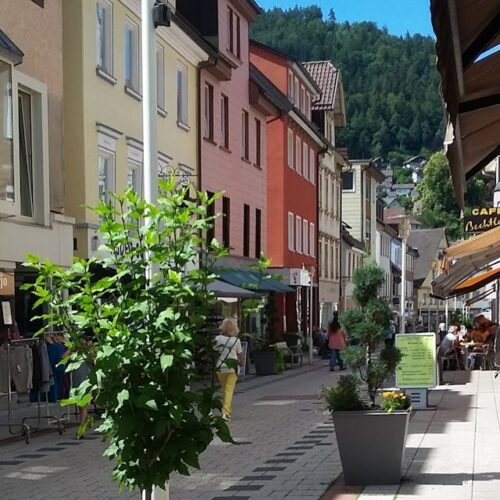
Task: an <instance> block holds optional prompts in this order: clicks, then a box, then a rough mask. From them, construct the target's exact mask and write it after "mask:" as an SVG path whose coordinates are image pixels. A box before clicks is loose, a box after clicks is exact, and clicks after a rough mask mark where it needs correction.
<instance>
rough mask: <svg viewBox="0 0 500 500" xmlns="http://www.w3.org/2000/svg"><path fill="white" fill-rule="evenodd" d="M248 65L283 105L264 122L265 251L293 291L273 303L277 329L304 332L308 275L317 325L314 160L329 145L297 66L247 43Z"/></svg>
mask: <svg viewBox="0 0 500 500" xmlns="http://www.w3.org/2000/svg"><path fill="white" fill-rule="evenodd" d="M250 61H251V62H252V64H253V65H254V66H255V67H256V68H257V70H259V71H260V74H261V77H262V78H267V79H268V84H267V89H268V92H269V93H272V94H274V95H275V96H276V97H280V98H281V102H282V103H283V105H282V106H281V109H280V113H279V114H278V115H277V116H274V117H268V119H267V144H268V148H267V166H268V168H267V242H268V246H267V248H268V257H269V258H270V259H271V267H272V268H273V270H274V271H275V272H279V273H280V274H282V275H283V277H284V282H285V283H286V284H290V285H292V286H295V287H296V295H295V296H294V295H293V294H286V295H283V297H282V300H278V305H279V309H280V317H281V318H283V319H282V321H281V324H280V326H279V330H280V331H290V332H294V331H301V332H307V331H308V329H309V328H308V324H309V321H308V311H309V297H310V295H309V285H308V280H309V273H311V274H312V275H313V296H314V299H313V304H314V307H313V324H314V325H315V326H316V325H317V324H318V320H317V314H318V307H317V300H318V294H317V276H318V272H317V265H318V257H317V238H318V236H317V234H318V187H317V182H318V155H319V153H320V152H321V151H322V150H324V148H325V147H326V146H327V145H328V143H327V141H326V139H325V138H324V137H323V136H322V135H321V134H319V133H318V132H317V130H316V129H315V128H314V126H313V124H312V123H311V120H310V118H311V104H312V102H313V101H314V100H315V99H316V98H317V96H318V95H319V93H320V90H319V88H318V87H317V85H316V83H315V82H314V80H313V79H312V78H311V76H310V75H309V74H308V73H307V71H306V70H305V69H304V68H303V67H302V65H301V64H300V63H299V62H298V61H296V60H295V59H293V58H291V57H289V56H287V55H286V54H283V53H281V52H278V51H275V50H273V49H270V48H269V47H266V46H264V45H262V44H259V43H256V42H253V41H252V42H251V43H250ZM264 75H265V77H264ZM263 86H264V87H265V86H266V85H265V83H263ZM301 270H305V271H301Z"/></svg>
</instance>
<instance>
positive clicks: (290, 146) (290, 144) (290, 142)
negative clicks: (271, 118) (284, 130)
mask: <svg viewBox="0 0 500 500" xmlns="http://www.w3.org/2000/svg"><path fill="white" fill-rule="evenodd" d="M293 149H294V144H293V130H292V129H291V128H289V129H288V166H289V167H290V168H291V169H292V170H293V168H294V161H293Z"/></svg>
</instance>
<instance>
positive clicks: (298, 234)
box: [295, 215, 302, 253]
mask: <svg viewBox="0 0 500 500" xmlns="http://www.w3.org/2000/svg"><path fill="white" fill-rule="evenodd" d="M295 250H296V251H297V252H298V253H302V217H299V216H298V215H296V216H295Z"/></svg>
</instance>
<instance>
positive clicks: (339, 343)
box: [328, 312, 346, 372]
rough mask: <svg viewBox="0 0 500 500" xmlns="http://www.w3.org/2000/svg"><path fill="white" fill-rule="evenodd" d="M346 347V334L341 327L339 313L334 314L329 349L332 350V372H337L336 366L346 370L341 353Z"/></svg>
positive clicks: (329, 326) (329, 333) (329, 331)
mask: <svg viewBox="0 0 500 500" xmlns="http://www.w3.org/2000/svg"><path fill="white" fill-rule="evenodd" d="M345 347H346V334H345V332H344V331H343V330H342V328H341V327H340V323H339V319H338V313H337V312H334V313H333V319H332V321H331V323H330V324H329V325H328V349H330V371H331V372H333V371H335V365H337V364H338V365H339V369H340V370H345V368H344V362H343V361H342V358H341V356H340V351H342V350H343V349H345Z"/></svg>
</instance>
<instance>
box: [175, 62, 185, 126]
mask: <svg viewBox="0 0 500 500" xmlns="http://www.w3.org/2000/svg"><path fill="white" fill-rule="evenodd" d="M177 123H178V124H182V125H186V126H187V125H188V95H187V68H186V66H184V65H183V64H180V63H179V64H178V66H177Z"/></svg>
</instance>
